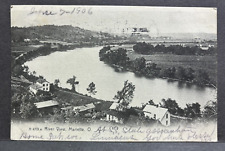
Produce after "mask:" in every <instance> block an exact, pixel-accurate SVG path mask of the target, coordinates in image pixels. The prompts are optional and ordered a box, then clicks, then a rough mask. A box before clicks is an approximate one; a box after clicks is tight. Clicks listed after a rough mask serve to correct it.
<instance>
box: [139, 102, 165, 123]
mask: <svg viewBox="0 0 225 151" xmlns="http://www.w3.org/2000/svg"><path fill="white" fill-rule="evenodd" d="M143 111H144V112H146V113H150V114H156V115H157V118H158V119H159V120H160V121H161V120H162V118H163V116H164V115H165V114H166V112H167V111H168V109H166V108H162V107H157V106H154V105H146V106H145V108H144V109H143Z"/></svg>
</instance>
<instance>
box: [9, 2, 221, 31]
mask: <svg viewBox="0 0 225 151" xmlns="http://www.w3.org/2000/svg"><path fill="white" fill-rule="evenodd" d="M46 11H47V13H46ZM66 12H67V13H66ZM53 24H54V25H72V26H78V27H81V28H84V29H89V30H94V31H103V32H109V33H122V31H123V29H127V28H132V27H138V28H148V30H149V31H150V33H151V34H152V35H157V34H160V33H214V34H216V33H217V10H216V9H215V8H203V7H146V6H81V5H80V6H72V5H68V6H65V5H64V6H60V5H58V6H57V5H54V6H53V5H52V6H51V5H49V6H47V5H42V6H41V5H13V6H12V7H11V26H18V27H29V26H41V25H53Z"/></svg>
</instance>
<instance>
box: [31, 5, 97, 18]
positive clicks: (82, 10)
mask: <svg viewBox="0 0 225 151" xmlns="http://www.w3.org/2000/svg"><path fill="white" fill-rule="evenodd" d="M35 14H36V15H43V16H54V15H59V16H63V15H66V14H69V15H71V14H88V15H92V14H93V11H92V8H82V7H74V8H72V9H64V8H60V9H58V10H57V9H56V10H48V9H38V10H37V9H36V8H35V7H32V8H31V10H30V12H29V13H28V15H35Z"/></svg>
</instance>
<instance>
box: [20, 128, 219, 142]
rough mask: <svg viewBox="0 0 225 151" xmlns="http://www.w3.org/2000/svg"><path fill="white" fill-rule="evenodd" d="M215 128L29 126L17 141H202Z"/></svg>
mask: <svg viewBox="0 0 225 151" xmlns="http://www.w3.org/2000/svg"><path fill="white" fill-rule="evenodd" d="M215 129H216V128H213V129H211V130H208V129H206V130H205V131H200V130H198V129H197V128H195V127H182V126H177V127H176V128H167V127H159V128H157V127H155V128H153V127H152V128H147V127H141V126H139V127H133V126H115V125H114V126H105V125H101V126H98V127H85V126H82V127H73V126H68V127H60V126H55V127H54V126H51V127H49V126H44V127H40V126H39V127H29V128H27V130H24V131H23V132H22V133H21V134H20V135H19V138H18V139H19V140H52V141H203V142H210V141H213V140H214V139H215V136H216V132H215Z"/></svg>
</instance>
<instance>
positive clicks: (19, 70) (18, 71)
mask: <svg viewBox="0 0 225 151" xmlns="http://www.w3.org/2000/svg"><path fill="white" fill-rule="evenodd" d="M12 74H13V75H14V76H20V75H22V74H23V67H22V66H21V65H16V66H15V67H14V68H13V70H12Z"/></svg>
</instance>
